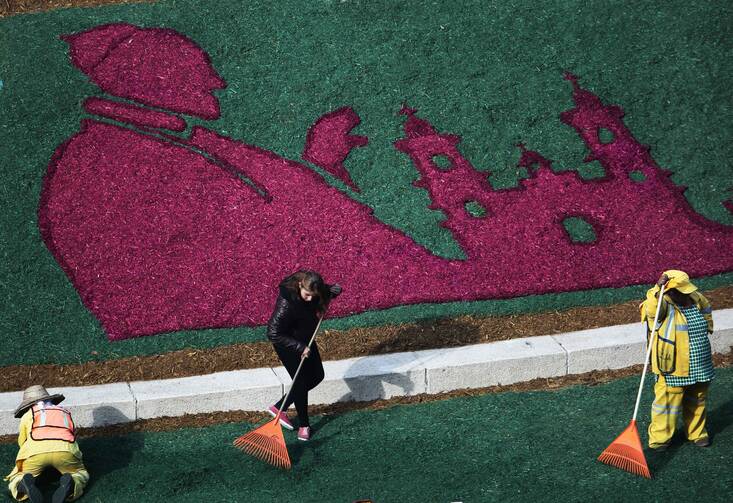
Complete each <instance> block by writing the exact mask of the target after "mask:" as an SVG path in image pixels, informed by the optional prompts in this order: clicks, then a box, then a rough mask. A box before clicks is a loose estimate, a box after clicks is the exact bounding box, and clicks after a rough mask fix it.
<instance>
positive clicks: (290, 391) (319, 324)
mask: <svg viewBox="0 0 733 503" xmlns="http://www.w3.org/2000/svg"><path fill="white" fill-rule="evenodd" d="M327 309H328V308H326V310H327ZM324 316H326V311H325V310H324V311H323V314H322V315H321V317H320V318H318V324H317V325H316V329H315V330H314V331H313V335H312V336H311V339H310V341H308V346H307V347H308V349H310V347H311V344H313V341H314V340H315V339H316V334H317V333H318V329H319V328H320V326H321V322H322V321H323V317H324ZM303 363H305V358H303V357H301V358H300V363H299V364H298V369H297V370H296V371H295V374H294V375H293V381H292V382H291V383H290V389H289V390H288V393H287V395H285V398H283V401H282V403H281V404H280V410H278V411H277V416H275V421H280V416H281V415H282V412H283V408H284V407H285V403H286V402H287V401H288V398H290V393H292V392H293V387H294V384H295V380H296V379H297V378H298V374H300V369H302V368H303Z"/></svg>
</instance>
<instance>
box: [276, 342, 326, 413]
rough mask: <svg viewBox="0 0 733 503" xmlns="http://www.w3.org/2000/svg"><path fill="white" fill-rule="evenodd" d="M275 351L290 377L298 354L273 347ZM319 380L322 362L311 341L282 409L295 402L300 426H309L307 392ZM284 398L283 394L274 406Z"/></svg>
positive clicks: (297, 359)
mask: <svg viewBox="0 0 733 503" xmlns="http://www.w3.org/2000/svg"><path fill="white" fill-rule="evenodd" d="M275 352H276V353H277V356H278V358H280V361H281V362H282V364H283V365H284V366H285V369H286V370H287V371H288V374H290V377H291V378H292V377H293V376H294V375H295V371H296V370H298V365H300V355H299V354H297V353H294V352H292V351H288V350H287V349H280V348H278V347H275ZM321 381H323V363H321V355H320V354H319V353H318V346H316V343H315V342H313V344H312V345H311V353H310V356H308V358H306V359H305V362H304V363H303V368H302V369H300V374H298V379H297V380H296V381H295V383H294V384H293V390H292V392H291V393H290V396H289V397H288V401H287V402H285V406H284V407H283V410H287V409H288V407H290V405H291V404H293V403H294V404H295V410H296V411H298V421H299V422H300V426H301V427H304V426H310V422H309V420H308V392H309V391H310V390H312V389H313V388H315V387H316V386H318V384H319V383H320V382H321ZM284 399H285V396H284V395H283V396H282V398H280V400H278V401H277V403H276V404H275V407H277V408H278V409H279V408H280V406H281V405H282V401H283V400H284Z"/></svg>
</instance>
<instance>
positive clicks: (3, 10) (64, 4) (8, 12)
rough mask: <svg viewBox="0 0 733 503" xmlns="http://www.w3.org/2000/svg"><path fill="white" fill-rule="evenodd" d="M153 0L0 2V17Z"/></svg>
mask: <svg viewBox="0 0 733 503" xmlns="http://www.w3.org/2000/svg"><path fill="white" fill-rule="evenodd" d="M152 1H154V0H0V17H7V16H12V15H15V14H29V13H31V12H41V11H46V10H53V9H67V8H69V7H98V6H100V5H108V4H125V3H143V2H152Z"/></svg>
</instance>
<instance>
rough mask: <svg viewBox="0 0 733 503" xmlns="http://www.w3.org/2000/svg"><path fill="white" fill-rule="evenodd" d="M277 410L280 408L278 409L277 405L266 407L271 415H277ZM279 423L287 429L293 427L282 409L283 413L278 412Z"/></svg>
mask: <svg viewBox="0 0 733 503" xmlns="http://www.w3.org/2000/svg"><path fill="white" fill-rule="evenodd" d="M278 410H280V409H278V408H277V407H275V406H274V405H270V406H269V407H268V408H267V412H269V413H270V415H271V416H272V417H275V416H277V411H278ZM280 424H281V425H282V426H284V427H285V428H287V429H289V430H292V429H294V428H293V423H291V422H290V419H288V415H287V414H285V411H283V413H282V414H280Z"/></svg>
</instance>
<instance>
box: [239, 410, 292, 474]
mask: <svg viewBox="0 0 733 503" xmlns="http://www.w3.org/2000/svg"><path fill="white" fill-rule="evenodd" d="M234 445H235V446H236V447H238V448H240V449H242V450H243V451H244V452H246V453H247V454H250V455H252V456H254V457H256V458H259V459H261V460H262V461H264V462H265V463H270V464H271V465H273V466H276V467H278V468H282V469H283V470H290V467H291V465H290V456H288V448H287V447H285V437H283V428H282V426H280V414H278V415H277V416H276V417H275V419H273V420H272V421H268V422H267V423H265V424H263V425H262V426H260V427H259V428H257V429H255V430H252V431H250V432H249V433H246V434H244V435H242V436H241V437H239V438H238V439H236V440H235V441H234Z"/></svg>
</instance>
